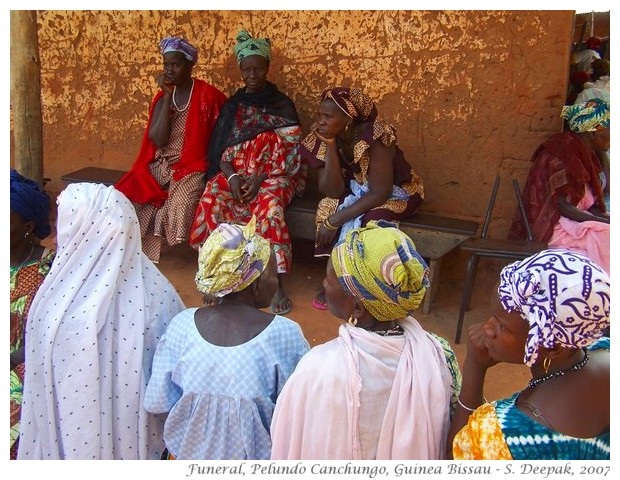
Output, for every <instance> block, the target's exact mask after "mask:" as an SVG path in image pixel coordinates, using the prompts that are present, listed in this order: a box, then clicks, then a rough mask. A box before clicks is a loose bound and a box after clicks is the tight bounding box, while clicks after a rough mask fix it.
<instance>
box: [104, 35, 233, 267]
mask: <svg viewBox="0 0 620 480" xmlns="http://www.w3.org/2000/svg"><path fill="white" fill-rule="evenodd" d="M159 47H160V49H161V53H162V56H163V64H164V70H163V71H162V72H161V73H160V75H159V76H158V77H157V85H158V86H159V88H160V89H161V90H160V91H159V92H157V94H156V95H155V97H154V98H153V101H152V102H151V108H150V111H149V119H148V125H147V127H146V131H145V133H144V137H143V139H142V146H141V147H140V153H139V154H138V158H137V160H136V161H135V163H134V165H133V167H132V168H131V170H130V171H129V172H127V174H125V175H124V176H123V177H122V178H121V179H120V180H119V181H118V182H117V183H116V185H115V187H116V188H117V189H118V190H120V191H121V192H123V193H124V194H125V196H126V197H127V198H128V199H129V200H131V201H132V203H133V204H134V207H135V208H136V213H137V215H138V221H139V222H140V234H141V237H142V250H143V251H144V253H145V254H146V255H147V256H148V257H149V258H150V259H151V260H152V261H153V262H155V263H157V262H159V255H160V251H161V242H162V239H165V240H166V242H167V243H168V244H169V245H177V244H180V243H183V242H186V241H187V240H188V237H189V232H190V227H191V225H192V221H193V220H194V213H195V212H196V205H197V203H198V199H199V198H200V195H201V194H202V191H203V190H204V187H205V172H206V171H207V166H208V162H207V149H208V147H209V141H210V139H211V133H212V131H213V128H214V126H215V121H216V119H217V117H218V115H219V113H220V108H221V107H222V105H223V104H224V102H225V101H226V95H224V94H223V93H222V92H220V91H219V90H218V89H217V88H215V87H214V86H212V85H210V84H208V83H207V82H205V81H203V80H199V79H197V78H194V77H192V69H193V68H194V65H195V64H196V62H197V61H198V51H197V50H196V48H195V47H194V46H193V45H191V44H190V43H188V42H187V41H186V40H185V39H181V38H175V37H169V38H164V39H163V40H162V41H161V42H160V44H159Z"/></svg>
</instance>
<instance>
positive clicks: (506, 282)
mask: <svg viewBox="0 0 620 480" xmlns="http://www.w3.org/2000/svg"><path fill="white" fill-rule="evenodd" d="M498 293H499V298H500V301H501V303H502V305H503V307H504V309H505V310H506V311H507V312H512V311H513V310H516V311H518V312H519V313H520V314H521V317H523V319H524V320H526V321H527V322H528V323H529V324H530V331H529V333H528V337H527V342H526V345H525V357H524V359H523V360H524V363H525V364H526V365H527V366H532V365H533V364H534V363H535V362H536V359H537V358H538V347H539V346H541V345H542V346H543V347H545V348H553V346H554V345H555V344H556V343H559V344H560V345H562V346H564V347H568V348H580V347H585V346H588V345H590V344H592V343H593V342H594V341H595V340H596V339H597V338H599V337H601V336H602V333H603V330H604V329H605V328H607V327H608V326H609V299H610V280H609V275H608V274H607V273H605V272H604V271H603V269H601V268H600V267H599V266H598V265H596V264H595V263H593V262H592V261H591V260H590V259H588V258H586V257H584V256H583V255H580V254H578V253H575V252H571V251H568V250H564V249H553V250H543V251H542V252H539V253H537V254H536V255H533V256H531V257H529V258H526V259H525V260H522V261H519V262H515V263H512V264H510V265H508V266H507V267H505V268H504V269H503V270H502V272H501V274H500V285H499V289H498Z"/></svg>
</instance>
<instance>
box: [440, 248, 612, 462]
mask: <svg viewBox="0 0 620 480" xmlns="http://www.w3.org/2000/svg"><path fill="white" fill-rule="evenodd" d="M498 294H499V296H498V298H496V300H495V306H494V309H493V313H492V315H491V317H490V318H489V319H488V320H487V321H486V322H485V323H484V324H477V325H473V326H471V327H470V329H469V343H468V347H467V357H466V359H465V364H464V368H463V388H462V390H461V395H460V397H459V407H458V408H457V411H456V414H455V417H454V419H453V421H452V426H451V429H450V437H449V438H450V439H452V438H453V437H454V435H455V434H456V437H454V442H453V443H452V442H450V444H451V445H452V453H453V456H454V458H455V459H459V460H461V459H479V460H570V459H574V460H604V459H607V460H609V454H610V444H609V426H610V421H609V407H610V402H609V393H610V381H609V373H610V371H609V338H607V337H603V333H604V331H605V329H606V328H608V327H609V303H610V280H609V275H608V274H607V273H605V272H604V271H603V270H602V269H601V268H600V267H599V266H597V265H596V264H594V263H593V262H592V261H591V260H589V259H588V258H586V257H584V256H583V255H580V254H578V253H574V252H570V251H568V250H563V249H557V250H545V251H542V252H540V253H538V254H536V255H533V256H531V257H529V258H526V259H525V260H523V261H519V262H515V263H513V264H511V265H508V266H507V267H505V268H504V269H503V270H502V273H501V275H500V284H499V288H498ZM499 362H508V363H525V365H527V366H528V367H530V370H531V372H532V379H531V380H530V382H529V383H528V385H527V387H526V388H524V389H523V390H522V391H520V392H517V393H515V394H514V395H512V396H511V397H510V398H506V399H502V400H497V401H495V402H493V403H488V402H486V400H484V396H483V394H482V392H483V386H484V379H485V376H486V371H487V369H488V368H489V367H491V366H493V365H495V364H497V363H499ZM569 398H570V401H567V399H569ZM457 432H458V433H457Z"/></svg>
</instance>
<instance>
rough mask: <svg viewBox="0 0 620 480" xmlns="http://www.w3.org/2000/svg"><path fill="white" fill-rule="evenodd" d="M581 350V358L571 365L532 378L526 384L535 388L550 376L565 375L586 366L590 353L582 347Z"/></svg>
mask: <svg viewBox="0 0 620 480" xmlns="http://www.w3.org/2000/svg"><path fill="white" fill-rule="evenodd" d="M582 350H583V353H584V357H583V360H581V361H579V362H577V363H576V364H575V365H573V366H572V367H568V368H565V369H564V370H558V371H557V372H552V373H550V374H548V375H545V376H544V377H540V378H532V379H531V380H530V381H529V383H528V384H527V386H528V387H529V388H536V386H537V385H539V384H541V383H542V382H546V381H547V380H551V379H552V378H556V377H562V376H564V375H566V374H567V373H568V372H574V371H576V370H581V369H582V368H583V367H585V366H586V363H588V360H590V354H589V353H588V350H587V349H585V348H582Z"/></svg>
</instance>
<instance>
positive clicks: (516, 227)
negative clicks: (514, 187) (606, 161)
mask: <svg viewBox="0 0 620 480" xmlns="http://www.w3.org/2000/svg"><path fill="white" fill-rule="evenodd" d="M531 161H532V167H531V169H530V172H529V174H528V177H527V181H526V183H525V187H524V189H523V206H524V207H525V213H526V215H527V219H528V222H529V224H530V227H531V228H532V234H533V235H534V238H535V239H536V240H538V241H541V242H546V241H548V240H549V238H550V237H551V234H552V233H553V227H554V226H555V224H556V223H557V222H558V220H559V218H560V212H559V210H558V207H557V199H558V198H561V197H564V198H565V199H566V200H567V201H568V202H569V203H570V204H571V205H574V206H576V205H577V204H578V203H579V201H580V200H581V199H582V198H583V196H584V194H585V186H586V185H589V186H590V188H591V189H592V193H593V195H594V198H595V204H596V206H597V207H598V208H599V209H601V211H605V210H606V209H605V201H604V199H603V187H602V185H601V181H600V173H601V171H602V168H601V164H600V162H599V160H598V157H597V156H596V154H595V153H594V151H592V150H590V149H588V148H587V147H586V146H585V144H584V143H583V142H582V141H581V139H580V138H579V136H578V135H576V134H575V133H573V132H562V133H556V134H555V135H553V136H552V137H551V138H549V139H548V140H547V141H546V142H544V143H543V144H542V145H541V146H540V147H538V149H537V150H536V152H534V155H533V156H532V160H531ZM510 237H511V238H523V239H524V238H526V233H525V227H524V226H523V222H522V221H521V215H520V213H519V212H518V211H517V213H516V214H515V218H514V221H513V223H512V228H511V231H510Z"/></svg>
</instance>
